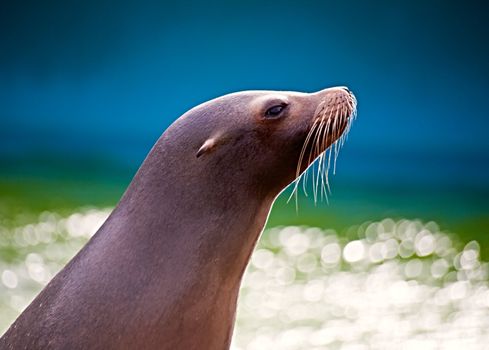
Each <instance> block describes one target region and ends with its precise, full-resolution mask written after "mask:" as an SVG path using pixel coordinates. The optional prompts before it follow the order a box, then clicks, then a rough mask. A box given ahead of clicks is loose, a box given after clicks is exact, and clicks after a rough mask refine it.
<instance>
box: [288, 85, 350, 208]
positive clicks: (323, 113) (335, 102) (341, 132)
mask: <svg viewBox="0 0 489 350" xmlns="http://www.w3.org/2000/svg"><path fill="white" fill-rule="evenodd" d="M356 115H357V100H356V98H355V95H353V93H352V92H351V91H349V90H348V89H346V88H339V89H336V90H335V91H334V92H332V93H329V94H327V95H326V97H325V98H323V99H322V101H321V102H320V103H319V105H318V107H317V109H316V113H315V114H314V117H313V119H312V123H311V126H310V129H309V132H308V133H307V136H306V138H305V141H304V143H303V146H302V150H301V152H300V156H299V160H298V162H297V170H296V179H295V181H294V182H295V183H294V189H293V191H292V194H291V196H290V197H289V200H290V198H292V196H293V195H294V194H295V197H296V205H297V194H298V187H299V183H300V182H301V180H303V181H302V183H303V189H304V193H305V195H306V196H307V176H308V169H311V168H313V169H312V171H311V173H312V191H313V195H314V202H317V199H318V192H319V194H320V197H321V198H326V200H328V193H330V192H331V190H330V187H329V181H328V174H329V169H330V166H331V163H332V164H333V174H334V173H335V172H336V159H337V158H338V154H339V151H340V149H341V147H342V146H343V144H344V142H345V141H346V139H347V137H348V133H349V132H350V128H351V124H352V122H353V120H355V118H356ZM332 155H333V156H332ZM331 158H333V160H332V159H331ZM316 160H317V161H316ZM314 163H315V164H316V166H315V167H313V166H312V165H313V164H314Z"/></svg>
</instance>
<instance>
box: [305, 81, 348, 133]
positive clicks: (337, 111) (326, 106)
mask: <svg viewBox="0 0 489 350" xmlns="http://www.w3.org/2000/svg"><path fill="white" fill-rule="evenodd" d="M315 95H316V96H317V97H318V98H319V103H318V107H317V109H316V113H315V115H314V122H317V121H324V120H325V119H327V118H334V120H332V122H334V121H336V120H338V122H339V123H341V124H346V122H347V121H348V120H349V119H350V118H353V117H354V115H355V111H356V104H357V101H356V98H355V95H354V94H353V93H352V92H351V91H350V89H348V88H347V87H346V86H338V87H333V88H328V89H324V90H321V91H318V92H317V93H315Z"/></svg>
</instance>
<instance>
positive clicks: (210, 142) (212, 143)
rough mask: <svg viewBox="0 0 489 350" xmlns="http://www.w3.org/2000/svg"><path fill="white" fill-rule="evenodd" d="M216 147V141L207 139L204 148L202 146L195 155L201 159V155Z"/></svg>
mask: <svg viewBox="0 0 489 350" xmlns="http://www.w3.org/2000/svg"><path fill="white" fill-rule="evenodd" d="M215 145H216V140H215V139H213V138H210V139H207V140H206V141H205V142H204V143H203V144H202V146H200V148H199V150H198V151H197V154H196V155H195V156H196V157H197V158H199V157H200V156H201V155H203V154H204V153H207V152H209V151H210V150H211V149H212V148H214V146H215Z"/></svg>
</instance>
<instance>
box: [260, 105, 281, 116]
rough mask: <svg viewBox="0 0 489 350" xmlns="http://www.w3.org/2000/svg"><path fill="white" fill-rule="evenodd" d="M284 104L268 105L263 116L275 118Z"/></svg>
mask: <svg viewBox="0 0 489 350" xmlns="http://www.w3.org/2000/svg"><path fill="white" fill-rule="evenodd" d="M285 107H286V105H285V104H280V105H275V106H273V107H270V108H269V109H267V111H266V112H265V117H267V118H277V117H278V116H279V115H280V113H282V111H283V110H284V109H285Z"/></svg>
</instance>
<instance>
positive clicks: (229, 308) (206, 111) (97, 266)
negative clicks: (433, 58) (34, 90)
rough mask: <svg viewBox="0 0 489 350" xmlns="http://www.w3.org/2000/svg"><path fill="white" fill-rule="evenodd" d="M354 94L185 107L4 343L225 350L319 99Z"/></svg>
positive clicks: (283, 95) (0, 344)
mask: <svg viewBox="0 0 489 350" xmlns="http://www.w3.org/2000/svg"><path fill="white" fill-rule="evenodd" d="M347 93H348V92H347V91H345V90H343V89H341V88H337V89H329V90H323V91H320V92H318V93H315V94H302V93H289V92H273V91H249V92H241V93H236V94H231V95H227V96H223V97H221V98H218V99H215V100H212V101H210V102H207V103H205V104H203V105H200V106H198V107H196V108H194V109H192V110H190V111H189V112H187V113H186V114H184V115H183V116H182V117H181V118H179V119H178V120H177V121H176V122H175V123H173V124H172V125H171V126H170V127H169V128H168V129H167V130H166V131H165V133H164V134H163V135H162V136H161V138H160V139H159V140H158V142H157V143H156V144H155V146H154V147H153V149H152V150H151V152H150V153H149V155H148V157H147V158H146V160H145V161H144V163H143V165H142V166H141V168H140V169H139V171H138V172H137V174H136V176H135V177H134V179H133V181H132V182H131V184H130V186H129V188H128V189H127V191H126V193H125V194H124V196H123V197H122V199H121V201H120V202H119V204H118V205H117V207H116V208H115V210H114V211H113V213H112V214H111V215H110V217H109V218H108V219H107V221H106V222H105V223H104V225H103V226H102V227H101V228H100V229H99V231H98V232H97V233H96V234H95V236H94V237H93V238H92V239H91V240H90V241H89V242H88V244H87V245H86V246H85V247H84V248H83V249H82V250H81V251H80V252H79V253H78V254H77V255H76V256H75V257H74V258H73V260H71V262H70V263H69V264H68V265H67V266H66V267H65V268H64V269H63V270H62V271H61V272H60V273H59V274H58V275H57V276H56V277H55V278H53V280H52V281H51V282H50V283H49V284H48V285H47V286H46V287H45V288H44V290H43V291H42V292H41V293H40V294H39V295H38V296H37V297H36V298H35V299H34V301H33V302H32V303H31V304H30V305H29V306H28V307H27V309H26V310H25V311H24V312H23V313H22V314H21V315H20V316H19V318H18V319H17V320H16V321H15V322H14V324H13V325H12V326H11V327H10V328H9V330H8V331H7V332H6V333H5V334H4V336H3V337H2V338H1V340H0V348H1V349H30V350H31V349H103V350H107V349H172V350H175V349H182V350H190V349H199V350H202V349H227V348H228V347H229V344H230V341H231V336H232V330H233V325H234V318H235V312H236V302H237V297H238V291H239V286H240V281H241V277H242V275H243V272H244V270H245V267H246V265H247V263H248V260H249V257H250V255H251V252H252V250H253V247H254V245H255V243H256V241H257V239H258V237H259V235H260V232H261V231H262V229H263V227H264V225H265V222H266V220H267V216H268V213H269V211H270V208H271V206H272V203H273V201H274V199H275V198H276V197H277V195H278V194H279V193H280V192H281V191H282V190H283V189H284V188H285V187H286V186H287V185H288V184H289V183H290V182H292V181H293V180H294V179H295V177H296V166H297V160H298V157H299V153H300V151H301V148H302V145H303V143H304V139H305V137H306V135H307V133H308V131H309V129H310V127H311V124H312V122H313V119H314V117H315V113H316V110H317V108H318V105H319V103H320V102H321V101H324V100H327V99H328V98H331V97H332V96H334V95H337V94H347ZM277 98H278V100H280V99H287V100H288V103H289V105H288V106H287V110H286V111H285V112H284V113H285V114H284V115H283V116H281V117H280V118H279V119H276V120H275V119H274V120H268V119H267V118H264V111H265V110H266V108H268V107H269V106H268V105H267V104H273V103H275V102H274V101H275V100H277ZM273 99H275V100H273ZM272 100H273V101H272ZM209 138H213V140H214V142H213V143H212V147H209V148H208V149H204V150H201V153H202V154H199V157H196V154H197V151H198V150H199V149H200V148H201V146H202V145H203V144H204V143H205V141H206V140H208V139H209ZM333 141H334V139H333V138H332V137H331V138H330V140H329V141H328V143H327V146H329V145H330V144H331V143H332V142H333ZM307 165H309V164H304V169H305V168H306V167H307Z"/></svg>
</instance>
